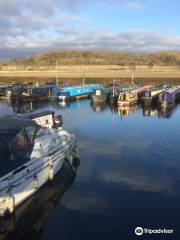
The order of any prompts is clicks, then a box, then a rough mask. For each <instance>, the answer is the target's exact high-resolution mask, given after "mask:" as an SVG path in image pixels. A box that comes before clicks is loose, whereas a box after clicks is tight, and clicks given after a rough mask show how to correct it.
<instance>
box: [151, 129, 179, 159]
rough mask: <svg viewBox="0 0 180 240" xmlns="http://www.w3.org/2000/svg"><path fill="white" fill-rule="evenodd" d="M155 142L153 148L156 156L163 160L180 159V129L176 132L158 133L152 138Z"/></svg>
mask: <svg viewBox="0 0 180 240" xmlns="http://www.w3.org/2000/svg"><path fill="white" fill-rule="evenodd" d="M152 137H153V139H154V140H155V141H154V144H153V147H154V150H153V151H154V152H155V153H156V155H158V156H160V157H161V158H163V159H179V158H180V145H179V141H180V129H178V130H177V131H175V132H172V133H170V132H168V131H167V132H165V131H164V132H158V133H156V134H154V136H152Z"/></svg>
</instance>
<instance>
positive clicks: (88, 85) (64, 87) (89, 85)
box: [59, 83, 103, 89]
mask: <svg viewBox="0 0 180 240" xmlns="http://www.w3.org/2000/svg"><path fill="white" fill-rule="evenodd" d="M101 85H102V86H103V84H101V83H97V84H86V85H77V86H60V87H59V88H60V89H74V88H82V87H92V86H101Z"/></svg>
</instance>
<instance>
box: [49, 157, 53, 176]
mask: <svg viewBox="0 0 180 240" xmlns="http://www.w3.org/2000/svg"><path fill="white" fill-rule="evenodd" d="M48 178H49V180H53V178H54V168H53V158H52V156H50V157H49V173H48Z"/></svg>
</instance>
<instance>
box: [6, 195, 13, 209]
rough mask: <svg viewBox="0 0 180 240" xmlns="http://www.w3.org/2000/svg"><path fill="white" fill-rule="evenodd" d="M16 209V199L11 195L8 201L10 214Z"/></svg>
mask: <svg viewBox="0 0 180 240" xmlns="http://www.w3.org/2000/svg"><path fill="white" fill-rule="evenodd" d="M14 209H15V197H14V196H13V195H10V196H9V197H8V199H7V210H8V212H9V213H13V212H14Z"/></svg>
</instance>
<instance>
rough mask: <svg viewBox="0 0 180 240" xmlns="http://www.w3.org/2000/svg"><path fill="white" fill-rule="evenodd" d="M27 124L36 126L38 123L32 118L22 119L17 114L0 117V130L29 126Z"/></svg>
mask: <svg viewBox="0 0 180 240" xmlns="http://www.w3.org/2000/svg"><path fill="white" fill-rule="evenodd" d="M29 126H36V127H37V126H38V124H37V123H35V122H34V121H32V120H29V119H23V118H20V117H18V116H13V117H1V118H0V131H4V130H18V129H22V128H23V127H29Z"/></svg>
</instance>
